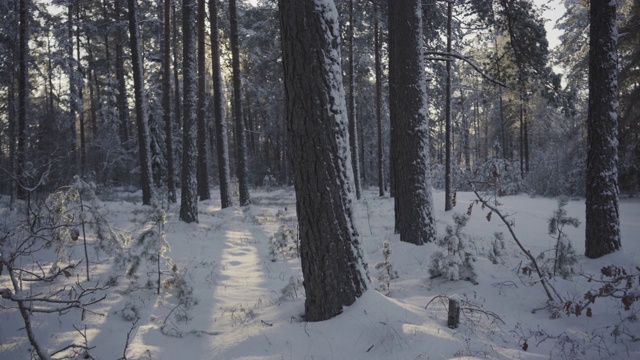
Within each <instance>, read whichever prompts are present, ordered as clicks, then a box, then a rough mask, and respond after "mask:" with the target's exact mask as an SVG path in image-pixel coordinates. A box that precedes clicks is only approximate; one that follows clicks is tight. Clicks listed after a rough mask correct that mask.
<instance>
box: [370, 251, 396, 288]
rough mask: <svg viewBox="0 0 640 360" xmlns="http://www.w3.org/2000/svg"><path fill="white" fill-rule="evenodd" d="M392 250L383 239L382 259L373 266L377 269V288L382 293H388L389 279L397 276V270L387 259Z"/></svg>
mask: <svg viewBox="0 0 640 360" xmlns="http://www.w3.org/2000/svg"><path fill="white" fill-rule="evenodd" d="M392 252H393V251H392V250H391V245H389V242H388V241H386V240H385V241H384V242H383V243H382V261H380V262H379V263H377V264H376V265H375V266H374V268H375V269H376V270H378V271H379V274H378V277H377V279H378V286H377V289H378V290H379V291H380V292H381V293H384V294H389V292H390V291H391V280H393V279H396V278H397V277H398V272H397V271H395V270H394V269H393V265H392V264H391V260H389V257H390V256H391V253H392Z"/></svg>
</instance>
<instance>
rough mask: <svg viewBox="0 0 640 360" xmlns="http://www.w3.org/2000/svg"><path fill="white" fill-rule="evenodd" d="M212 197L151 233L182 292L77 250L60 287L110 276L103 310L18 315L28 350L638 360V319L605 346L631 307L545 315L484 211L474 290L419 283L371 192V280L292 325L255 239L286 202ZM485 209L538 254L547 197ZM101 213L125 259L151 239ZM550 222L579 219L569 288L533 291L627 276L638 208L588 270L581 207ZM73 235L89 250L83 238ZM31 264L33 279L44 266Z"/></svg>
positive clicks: (461, 208) (475, 215)
mask: <svg viewBox="0 0 640 360" xmlns="http://www.w3.org/2000/svg"><path fill="white" fill-rule="evenodd" d="M212 194H213V196H214V199H213V200H210V201H204V202H200V203H199V204H198V205H199V223H197V224H185V223H183V222H181V221H179V220H178V207H177V206H175V205H172V206H171V207H170V208H169V209H168V211H167V223H166V224H164V232H165V234H166V239H167V241H168V243H169V244H170V246H171V249H170V251H168V252H167V253H166V254H165V255H166V256H167V257H168V258H170V260H171V261H172V262H173V264H175V265H176V266H177V273H178V274H180V276H177V277H176V278H177V279H179V280H180V279H184V280H186V283H185V284H182V285H180V284H177V285H176V284H174V285H173V286H168V287H167V288H163V289H161V291H160V294H157V293H156V284H157V270H155V271H154V269H156V265H155V264H154V263H153V262H152V261H146V262H144V261H143V265H142V266H141V268H140V269H139V270H138V271H137V272H136V274H137V275H136V276H133V277H126V276H125V272H126V269H125V268H123V267H120V266H116V265H115V264H113V261H110V260H109V256H108V255H106V254H105V253H100V254H99V255H100V256H99V257H98V254H96V253H95V252H93V251H91V252H90V263H91V269H90V272H91V277H92V278H91V282H90V283H87V282H85V281H84V264H82V265H81V266H79V267H77V268H76V269H74V270H73V273H72V274H71V275H72V276H71V277H69V279H66V280H65V281H71V280H73V281H74V282H75V281H80V283H81V284H83V285H85V286H89V285H90V284H98V283H105V282H106V281H107V280H108V279H109V278H111V279H112V280H113V281H112V282H113V286H112V287H111V288H109V289H107V290H104V291H101V292H98V293H96V295H95V297H96V298H99V297H100V296H102V294H104V295H106V298H105V299H104V300H102V301H101V302H98V303H97V304H95V305H92V306H90V307H89V309H90V310H91V311H87V312H85V313H84V314H83V313H82V311H80V310H78V309H73V310H71V311H68V312H66V313H64V314H62V315H59V314H57V313H54V314H33V315H32V321H33V324H32V325H33V327H34V330H35V335H36V339H37V341H38V342H39V343H40V344H41V345H42V346H43V348H45V349H47V350H48V351H49V352H52V351H54V350H56V349H60V348H62V347H64V346H66V345H68V344H69V343H71V342H73V341H75V342H76V343H78V344H84V339H83V337H82V334H85V336H86V341H87V342H86V345H88V346H89V347H91V348H92V349H91V351H90V354H91V356H93V358H95V359H119V358H123V357H125V356H126V358H127V359H247V360H248V359H411V360H414V359H449V358H467V359H470V358H483V359H484V358H490V359H549V358H551V359H601V358H616V359H627V358H636V359H637V358H640V341H635V342H633V341H632V338H631V336H636V339H637V336H638V335H639V334H640V325H639V324H638V322H635V323H634V322H628V321H626V322H623V325H622V326H621V327H618V330H620V331H619V332H618V333H616V334H614V330H615V327H616V326H617V325H619V324H620V323H621V322H622V320H623V319H625V318H627V317H628V316H630V315H631V314H633V313H634V312H635V313H636V314H637V313H638V311H639V309H640V304H638V303H637V302H636V303H635V304H633V306H632V308H631V311H625V310H624V309H623V306H622V305H621V303H620V300H619V299H612V298H608V299H598V300H597V301H596V303H595V304H593V305H592V308H593V314H592V316H591V317H587V316H586V315H585V314H583V315H582V316H579V317H576V316H567V315H566V314H564V313H562V312H561V313H560V316H559V317H558V318H552V316H551V311H550V309H548V308H546V309H545V306H546V295H545V293H544V291H543V288H542V286H540V284H539V283H536V282H535V279H536V276H535V275H525V274H523V271H522V269H523V268H524V267H527V266H528V265H529V261H528V260H527V259H526V257H525V256H524V254H522V252H521V251H520V249H519V248H518V246H517V245H516V243H515V242H514V241H513V240H512V239H511V237H510V236H509V234H508V231H507V229H506V227H505V226H504V224H502V223H501V222H500V219H499V218H498V217H497V216H495V214H494V216H492V218H491V220H490V221H488V220H487V213H488V209H484V210H483V209H482V208H481V207H480V205H477V204H476V205H475V206H474V209H473V212H472V215H471V218H470V220H469V222H468V224H467V226H466V227H465V228H464V229H463V230H462V232H463V233H464V234H466V235H467V236H468V238H469V239H471V242H470V244H469V246H468V249H467V250H469V251H470V252H471V253H472V254H473V255H474V256H475V257H476V261H475V262H474V263H473V265H474V268H475V272H476V274H477V282H478V284H477V285H474V284H472V283H471V282H469V281H464V280H461V281H446V280H445V279H442V278H435V279H430V276H429V271H428V269H429V266H430V263H431V255H432V253H434V252H435V251H439V250H442V249H441V248H439V247H438V246H437V245H435V244H427V245H424V246H414V245H411V244H406V243H401V242H400V241H399V238H398V236H396V235H394V234H393V200H392V199H389V198H388V197H384V198H379V197H377V191H375V190H373V189H372V190H371V191H365V192H364V199H363V200H362V201H360V202H359V203H358V205H357V209H356V216H357V225H358V228H359V231H360V234H361V236H362V240H363V252H364V254H365V257H366V260H367V261H368V263H369V270H370V273H371V277H372V278H373V279H374V280H373V282H372V284H371V286H370V289H369V290H368V291H367V292H366V293H365V294H364V295H363V296H362V298H360V299H359V300H358V301H357V302H356V303H355V304H353V305H352V306H349V307H346V308H345V309H344V312H343V313H342V314H341V315H339V316H337V317H336V318H334V319H331V320H328V321H323V322H317V323H308V322H304V321H303V319H302V317H301V315H302V313H303V311H304V291H303V289H302V287H301V270H300V263H299V259H298V258H296V257H295V256H294V255H295V247H292V248H284V249H280V250H279V251H277V252H276V253H275V254H274V253H273V251H271V252H270V242H271V238H272V237H273V236H274V234H276V232H278V231H279V229H280V230H281V231H280V233H283V231H282V230H284V233H286V231H287V230H291V231H292V232H293V234H294V235H295V233H296V231H297V230H296V217H295V200H294V193H293V190H292V189H290V188H287V189H274V190H272V191H266V190H256V191H255V192H253V193H252V205H250V206H247V207H244V208H238V207H234V208H229V209H225V210H220V203H219V200H218V199H216V198H215V197H216V196H217V193H216V191H212ZM434 199H435V209H436V216H437V226H438V234H439V236H443V235H444V233H445V227H446V225H447V224H452V223H453V220H452V217H451V215H452V213H453V212H447V213H445V212H444V211H442V209H443V208H444V205H443V202H444V194H443V193H442V192H439V191H435V192H434ZM474 199H475V195H474V194H473V193H458V194H457V206H456V207H455V208H454V212H459V213H466V212H467V209H468V207H469V204H470V203H471V202H472V201H473V200H474ZM499 201H500V202H501V203H502V205H500V209H501V210H502V211H504V212H505V213H508V214H509V215H510V219H512V220H513V221H514V225H515V228H514V229H515V232H516V234H517V236H518V237H519V238H520V240H521V241H522V242H523V244H524V246H525V247H526V248H528V249H529V250H530V251H531V253H532V254H533V255H534V256H536V255H538V254H539V253H541V252H544V251H548V250H550V249H553V247H554V245H555V240H554V239H553V238H551V237H550V236H549V235H548V225H547V221H548V219H549V217H551V215H552V213H553V211H554V210H555V209H556V207H557V201H556V200H554V199H548V198H531V197H529V196H526V195H519V196H509V197H503V198H500V199H499ZM3 204H4V202H3ZM103 204H104V208H103V209H102V212H103V213H104V214H106V218H107V219H108V220H109V222H110V224H111V226H112V227H113V228H114V229H116V230H117V231H118V232H119V233H122V234H125V235H127V236H130V237H131V238H133V239H134V241H132V242H131V243H130V245H128V246H134V245H133V244H135V239H136V237H137V235H139V234H140V233H141V231H142V229H143V228H147V229H148V228H149V227H150V226H152V225H150V224H149V223H147V222H146V219H148V218H149V217H150V215H149V214H150V213H151V212H150V210H149V207H143V206H142V205H140V195H139V194H115V195H112V196H111V197H110V201H104V202H103ZM566 209H567V213H568V216H572V217H576V218H579V219H580V221H581V225H580V226H579V227H578V228H573V227H570V226H569V227H565V229H564V230H565V231H566V233H567V235H568V237H569V239H570V240H571V241H572V243H573V246H574V247H575V249H576V252H577V254H578V257H579V261H578V263H577V264H576V265H575V270H576V275H574V276H573V277H572V278H571V279H569V280H563V279H562V278H560V277H556V278H553V279H551V280H549V281H550V284H551V285H552V286H553V287H554V288H555V290H556V291H557V292H558V294H559V295H560V296H561V297H563V298H564V299H567V300H569V299H574V300H576V301H580V300H582V298H583V295H584V293H585V292H587V291H588V290H590V289H596V288H598V284H597V283H596V282H588V281H587V277H585V276H583V274H584V275H587V276H588V274H591V275H594V278H596V279H600V269H601V268H602V267H603V266H607V265H611V264H614V265H618V266H622V267H624V268H625V269H627V271H629V272H635V273H637V272H638V271H639V270H637V269H636V266H640V200H638V199H623V200H621V205H620V215H621V228H622V246H623V250H622V251H619V252H617V253H614V254H612V255H608V256H605V257H603V258H600V259H597V260H589V259H586V258H585V257H584V256H583V255H582V254H583V253H584V201H583V200H572V201H570V202H569V204H568V205H567V207H566ZM152 228H153V227H152ZM156 228H157V229H158V231H161V230H162V228H161V227H160V226H156ZM495 232H503V233H504V235H505V236H504V241H505V249H504V255H503V256H502V257H501V258H499V259H497V261H496V262H497V263H498V264H494V263H493V262H492V261H490V260H489V259H488V254H489V253H490V251H491V248H492V247H491V246H492V241H493V234H494V233H495ZM87 235H88V236H89V237H88V241H89V243H90V244H91V241H93V240H92V234H91V232H89V233H88V234H87ZM384 241H388V242H389V244H390V247H391V249H392V251H393V253H392V254H391V255H390V262H391V264H392V266H393V268H394V269H395V270H396V271H397V273H398V277H397V278H396V279H393V280H391V283H390V292H389V294H388V295H384V294H381V293H379V292H377V291H376V290H375V289H374V288H375V287H376V285H377V283H378V280H376V279H375V278H376V277H377V276H378V273H379V270H376V269H375V266H374V265H375V264H376V263H378V262H380V261H382V259H383V256H382V253H381V249H382V244H383V242H384ZM70 246H72V248H71V249H69V250H68V257H69V258H74V259H82V258H83V256H84V255H83V251H84V250H83V248H82V244H81V241H78V242H73V243H72V245H70ZM90 249H93V247H91V246H90ZM43 251H46V249H45V250H43ZM547 253H548V252H547ZM29 262H35V260H34V257H30V258H28V259H24V260H23V262H22V265H28V264H29ZM161 263H162V270H163V274H162V277H163V280H166V279H168V278H170V277H171V274H169V270H170V269H169V266H168V265H167V262H166V261H164V260H163V261H162V262H161ZM39 264H41V265H42V266H44V267H46V263H44V262H39ZM25 286H28V285H25ZM38 286H39V287H38V289H33V290H32V292H31V295H35V293H36V292H39V293H42V294H47V293H51V291H53V288H54V285H52V284H46V285H38ZM634 286H635V287H636V289H638V288H640V285H638V284H634ZM2 288H11V284H10V283H9V279H8V276H7V274H6V272H4V273H2V275H1V276H0V289H2ZM69 289H70V288H69ZM179 290H180V291H181V292H179ZM191 291H192V292H191ZM453 295H457V296H458V297H459V298H460V299H461V301H462V307H463V312H462V314H461V324H460V326H459V327H458V328H457V329H450V328H448V327H447V305H448V302H447V297H452V296H453ZM0 301H1V302H0V358H1V359H28V358H30V351H31V346H30V344H29V341H28V340H27V337H26V334H25V331H24V323H23V321H22V318H21V317H20V313H19V312H18V310H17V309H16V308H15V303H13V302H11V301H9V300H7V299H0ZM535 309H539V310H537V311H534V310H535ZM82 317H84V320H82ZM136 319H138V320H137V322H135V321H136ZM134 322H135V324H134ZM74 327H75V329H74ZM125 348H126V354H125ZM59 357H60V356H59Z"/></svg>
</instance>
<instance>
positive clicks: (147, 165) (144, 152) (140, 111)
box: [128, 0, 153, 205]
mask: <svg viewBox="0 0 640 360" xmlns="http://www.w3.org/2000/svg"><path fill="white" fill-rule="evenodd" d="M128 1H129V33H130V39H131V62H132V66H133V87H134V95H135V102H136V124H137V128H138V151H139V155H140V177H141V179H140V187H141V188H142V204H144V205H151V201H152V197H153V177H152V175H151V149H150V145H149V138H150V136H149V123H148V117H147V107H146V104H145V99H144V93H143V87H144V80H143V73H142V53H141V50H140V48H141V46H140V35H139V30H138V2H137V0H128Z"/></svg>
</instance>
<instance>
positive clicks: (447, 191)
mask: <svg viewBox="0 0 640 360" xmlns="http://www.w3.org/2000/svg"><path fill="white" fill-rule="evenodd" d="M447 53H451V2H447ZM452 60H453V59H451V58H450V59H449V60H448V61H447V64H446V67H447V75H446V76H447V78H446V83H445V93H446V94H445V105H444V106H445V107H444V113H445V141H444V144H445V145H444V146H445V160H444V161H445V165H444V169H445V170H444V210H445V211H449V210H452V209H453V191H452V190H451V187H452V186H453V175H452V174H451V162H452V159H451V151H452V148H453V141H452V137H453V134H452V131H451V61H452Z"/></svg>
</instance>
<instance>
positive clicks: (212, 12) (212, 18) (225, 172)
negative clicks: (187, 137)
mask: <svg viewBox="0 0 640 360" xmlns="http://www.w3.org/2000/svg"><path fill="white" fill-rule="evenodd" d="M209 22H210V25H211V59H212V60H211V68H212V72H211V73H212V75H213V114H214V117H215V129H216V148H217V149H218V153H217V154H218V179H219V181H220V206H221V207H222V208H223V209H224V208H227V207H229V206H231V205H232V202H231V190H230V183H231V180H230V178H229V173H230V172H229V144H228V140H227V121H226V119H225V114H224V105H223V98H224V94H223V93H222V76H221V74H220V37H219V34H218V8H217V0H209Z"/></svg>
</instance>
